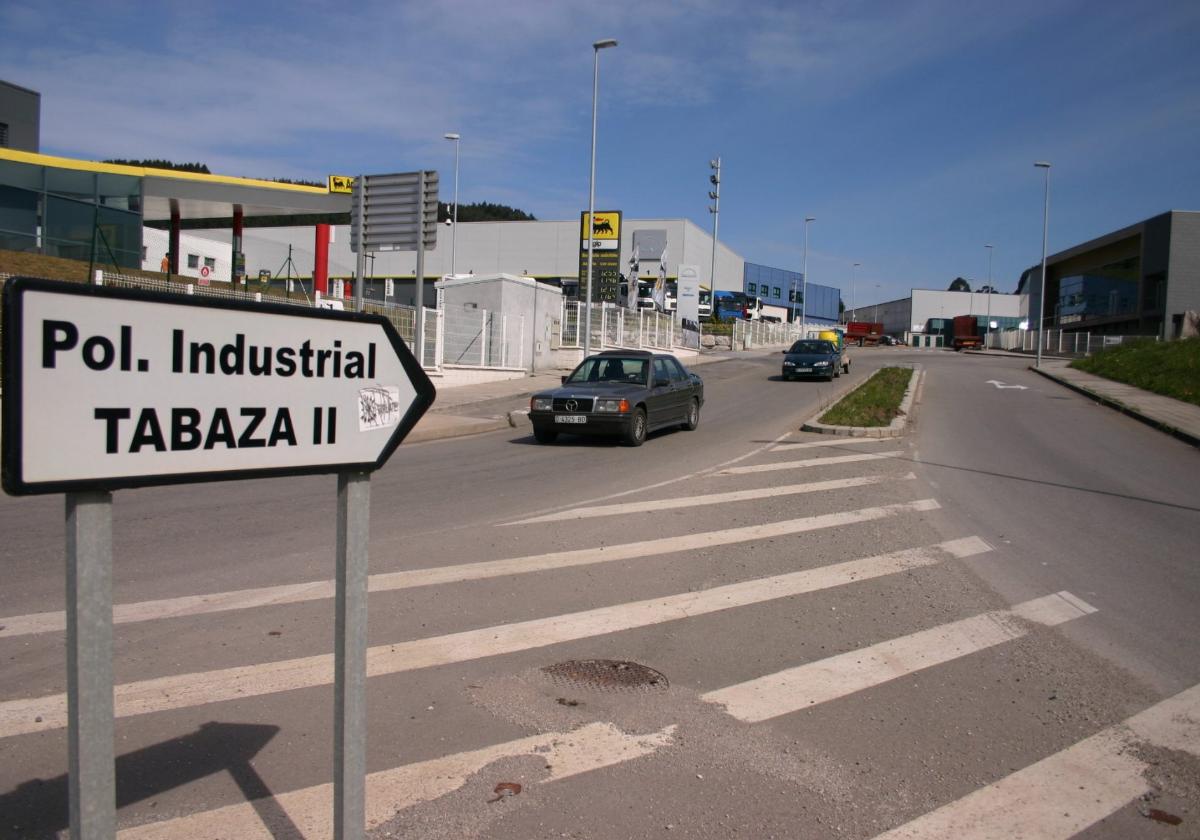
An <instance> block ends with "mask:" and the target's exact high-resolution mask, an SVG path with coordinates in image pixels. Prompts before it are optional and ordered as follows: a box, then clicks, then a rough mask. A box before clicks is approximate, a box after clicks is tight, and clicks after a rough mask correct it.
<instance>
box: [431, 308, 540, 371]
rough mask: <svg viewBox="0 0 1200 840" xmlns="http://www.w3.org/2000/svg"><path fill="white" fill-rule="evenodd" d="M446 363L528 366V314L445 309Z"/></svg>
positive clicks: (485, 365) (444, 352) (480, 365)
mask: <svg viewBox="0 0 1200 840" xmlns="http://www.w3.org/2000/svg"><path fill="white" fill-rule="evenodd" d="M441 316H442V319H443V322H444V324H445V329H444V333H443V339H442V342H441V346H442V363H443V364H447V365H469V366H472V367H481V368H523V367H525V330H526V326H525V316H523V315H518V316H515V317H510V316H506V315H501V314H499V313H497V312H491V311H488V310H487V309H453V308H452V309H446V310H443V311H442V312H441Z"/></svg>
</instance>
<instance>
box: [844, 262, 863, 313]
mask: <svg viewBox="0 0 1200 840" xmlns="http://www.w3.org/2000/svg"><path fill="white" fill-rule="evenodd" d="M860 265H862V263H854V264H853V265H852V266H850V307H851V309H853V307H854V269H856V268H858V267H859V266H860ZM854 314H855V315H857V314H858V312H857V310H855V311H854ZM852 317H854V316H853V315H850V314H849V313H847V315H846V323H850V319H851V318H852Z"/></svg>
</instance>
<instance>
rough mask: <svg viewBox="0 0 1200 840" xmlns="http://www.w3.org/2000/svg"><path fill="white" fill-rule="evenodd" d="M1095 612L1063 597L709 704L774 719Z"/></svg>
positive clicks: (849, 657) (786, 675)
mask: <svg viewBox="0 0 1200 840" xmlns="http://www.w3.org/2000/svg"><path fill="white" fill-rule="evenodd" d="M1095 611H1096V609H1095V608H1094V607H1092V606H1091V605H1089V604H1087V603H1084V602H1083V601H1081V600H1079V599H1078V598H1076V597H1075V596H1074V595H1071V594H1070V593H1069V592H1059V593H1057V594H1055V595H1047V596H1045V597H1044V598H1037V599H1035V600H1032V601H1026V602H1025V603H1022V604H1018V605H1017V606H1015V607H1013V608H1012V609H1011V610H996V611H993V612H986V613H983V614H981V615H976V616H972V617H971V618H964V619H962V620H961V621H955V622H952V623H950V624H944V625H942V626H940V627H933V628H930V629H929V630H923V631H921V632H919V633H913V634H911V635H908V636H902V637H900V638H898V639H889V640H888V641H886V642H880V643H879V644H875V645H871V646H870V647H866V648H862V649H860V650H851V651H847V652H846V653H843V654H839V655H837V656H831V657H829V658H827V659H822V660H820V661H817V662H810V663H808V664H807V665H801V666H798V667H796V668H789V669H787V670H786V671H780V672H779V673H776V674H768V675H766V676H763V677H759V678H757V679H753V680H749V681H747V682H744V683H739V684H737V685H731V686H729V687H727V688H722V689H718V690H716V691H710V692H708V693H707V694H705V695H703V696H702V699H703V700H706V701H708V702H709V703H716V704H718V705H721V706H724V707H725V711H727V712H728V713H729V714H730V715H732V716H733V717H735V718H737V719H739V720H744V721H748V722H756V721H761V720H768V719H770V718H774V717H779V716H780V715H786V714H790V713H791V712H796V711H799V710H800V709H806V708H809V707H811V706H815V705H817V704H818V703H825V702H828V701H830V700H835V699H837V698H839V697H845V696H846V695H848V694H853V693H854V692H856V691H862V690H863V689H865V688H870V687H872V686H876V685H879V684H881V683H885V682H888V681H889V680H894V679H897V678H898V677H903V676H905V675H907V674H911V673H913V672H914V671H920V670H923V669H925V668H932V667H933V666H934V665H940V664H942V663H943V662H950V661H951V660H954V659H958V658H960V657H963V656H968V655H970V654H972V653H977V652H978V651H981V650H985V649H986V648H990V647H994V646H995V645H999V644H1003V643H1004V642H1009V641H1012V640H1013V639H1019V638H1020V637H1022V636H1024V635H1025V634H1026V633H1028V632H1029V629H1028V627H1026V626H1025V625H1023V624H1022V623H1021V622H1020V621H1015V620H1014V619H1018V618H1020V619H1025V620H1026V621H1030V622H1034V623H1037V624H1044V625H1046V626H1048V627H1053V626H1055V625H1056V624H1062V623H1063V622H1065V621H1070V620H1071V619H1074V618H1079V617H1081V616H1085V615H1088V614H1090V613H1093V612H1095Z"/></svg>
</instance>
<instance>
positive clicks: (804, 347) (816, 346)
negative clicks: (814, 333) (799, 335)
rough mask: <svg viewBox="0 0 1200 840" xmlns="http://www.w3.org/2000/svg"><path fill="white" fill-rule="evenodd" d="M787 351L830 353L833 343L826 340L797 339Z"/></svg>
mask: <svg viewBox="0 0 1200 840" xmlns="http://www.w3.org/2000/svg"><path fill="white" fill-rule="evenodd" d="M788 352H789V353H832V352H833V345H832V344H830V343H829V342H828V341H797V342H796V343H795V344H793V345H792V349H791V350H789V351H788Z"/></svg>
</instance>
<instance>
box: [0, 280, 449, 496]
mask: <svg viewBox="0 0 1200 840" xmlns="http://www.w3.org/2000/svg"><path fill="white" fill-rule="evenodd" d="M3 388H4V392H3V393H4V403H3V455H4V459H3V484H4V489H5V490H6V491H7V492H9V493H12V494H27V493H62V492H75V491H81V490H115V489H119V488H123V487H138V486H146V485H154V484H173V483H180V482H188V481H204V480H217V479H221V480H228V479H238V478H256V477H263V476H274V475H295V474H305V473H328V472H336V471H339V470H372V469H376V468H378V467H380V466H382V465H383V463H384V462H385V461H386V460H387V459H388V457H389V456H390V455H391V454H392V452H393V451H394V450H395V449H396V447H397V446H398V445H399V444H400V441H401V440H403V439H404V436H405V435H406V434H408V432H409V431H410V430H411V429H412V427H413V426H415V425H416V423H417V421H418V420H419V419H420V418H421V415H423V414H424V413H425V411H426V410H427V409H428V408H429V406H430V405H432V404H433V399H434V396H435V392H434V387H433V385H432V383H431V382H430V381H429V377H428V376H426V375H425V372H424V371H423V370H422V369H421V365H420V364H419V363H418V362H417V360H416V359H415V358H414V357H413V355H412V353H411V352H409V350H408V348H407V347H406V346H405V345H404V342H403V341H402V340H401V338H400V336H399V334H398V333H397V332H396V330H395V328H394V327H393V326H392V325H391V323H389V322H388V321H387V319H385V318H383V317H380V316H375V315H363V314H359V313H351V312H338V311H334V310H325V309H320V310H318V309H308V308H302V307H299V306H286V305H282V304H262V303H251V302H244V303H243V302H239V301H226V300H221V299H215V298H199V297H190V296H185V295H172V294H166V293H156V292H144V291H133V290H127V289H109V288H103V287H99V286H87V285H79V284H71V283H60V282H54V281H49V280H32V279H29V278H17V279H13V280H9V281H8V283H7V284H6V285H5V289H4V377H3Z"/></svg>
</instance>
